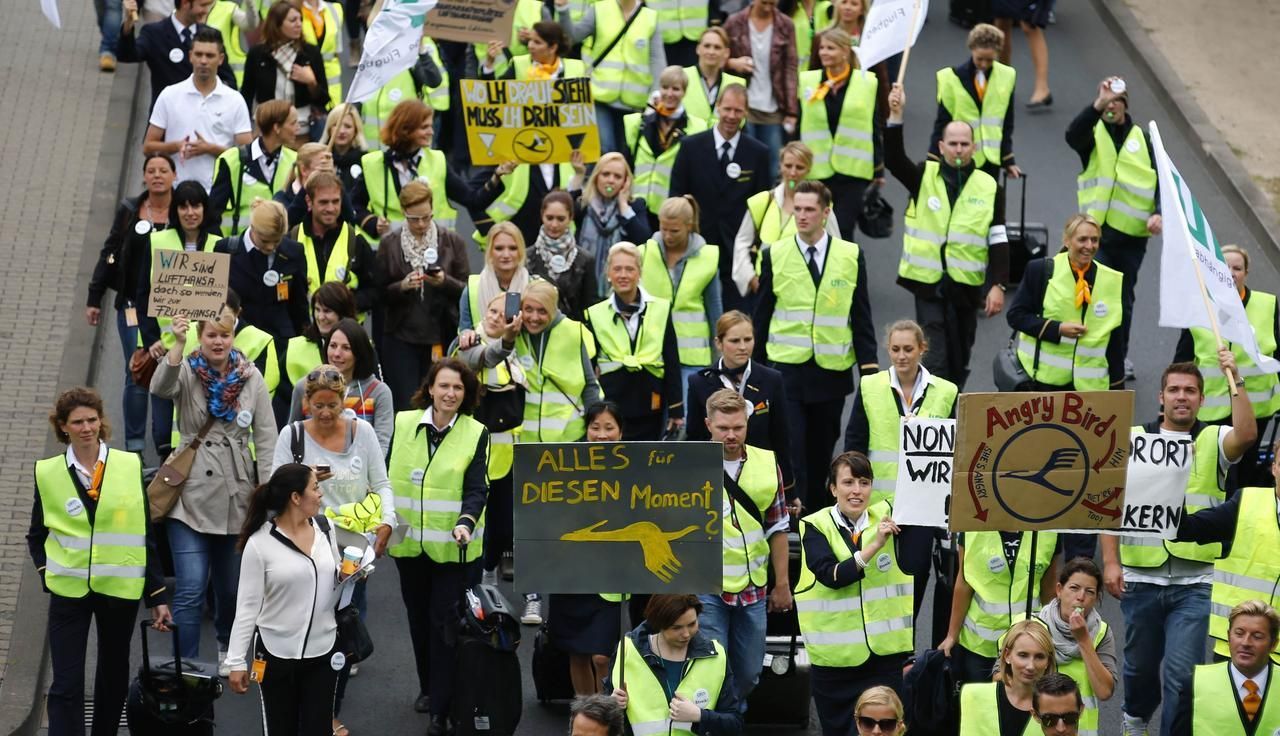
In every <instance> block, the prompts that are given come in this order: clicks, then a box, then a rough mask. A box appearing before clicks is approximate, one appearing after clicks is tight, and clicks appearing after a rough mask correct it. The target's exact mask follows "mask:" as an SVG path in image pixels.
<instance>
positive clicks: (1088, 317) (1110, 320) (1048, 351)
mask: <svg viewBox="0 0 1280 736" xmlns="http://www.w3.org/2000/svg"><path fill="white" fill-rule="evenodd" d="M1046 265H1047V264H1046ZM1094 268H1095V269H1096V270H1095V275H1094V279H1093V288H1092V289H1090V294H1091V299H1090V302H1089V303H1088V304H1084V305H1082V306H1081V307H1076V303H1075V298H1076V274H1075V271H1073V270H1072V267H1071V261H1070V259H1069V257H1068V256H1067V254H1066V253H1059V254H1058V255H1056V256H1054V257H1053V276H1052V277H1051V278H1050V279H1049V284H1048V286H1047V287H1046V288H1045V293H1044V303H1043V305H1042V306H1041V314H1042V315H1043V317H1044V318H1045V319H1050V320H1054V321H1057V322H1080V323H1082V324H1084V326H1085V334H1084V335H1083V336H1082V337H1079V338H1073V337H1066V336H1062V337H1061V339H1060V340H1059V341H1058V342H1051V341H1049V340H1040V339H1038V338H1037V337H1036V336H1035V335H1028V334H1027V333H1025V332H1020V333H1018V360H1019V362H1021V363H1022V367H1023V368H1024V369H1026V371H1027V375H1029V376H1031V377H1032V378H1033V379H1035V380H1036V381H1039V382H1040V383H1045V384H1048V385H1050V386H1061V387H1064V388H1074V389H1075V390H1077V391H1106V390H1107V389H1109V388H1110V387H1111V378H1110V373H1109V372H1108V370H1107V368H1108V363H1107V343H1108V342H1109V341H1110V340H1111V332H1112V330H1115V329H1117V328H1119V327H1120V324H1121V321H1122V319H1123V305H1122V304H1121V298H1120V297H1121V292H1122V287H1123V285H1124V277H1123V276H1122V275H1121V274H1120V272H1119V271H1115V270H1113V269H1110V268H1108V267H1106V266H1104V265H1102V264H1101V263H1098V262H1097V261H1094ZM1037 345H1038V347H1039V361H1038V362H1037V359H1036V355H1037V353H1036V348H1037ZM1217 363H1218V361H1217V356H1216V354H1215V357H1214V365H1215V366H1216V365H1217Z"/></svg>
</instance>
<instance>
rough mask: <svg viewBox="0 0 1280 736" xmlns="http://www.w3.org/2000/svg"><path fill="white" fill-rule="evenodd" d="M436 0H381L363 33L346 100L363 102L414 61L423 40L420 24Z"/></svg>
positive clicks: (416, 58)
mask: <svg viewBox="0 0 1280 736" xmlns="http://www.w3.org/2000/svg"><path fill="white" fill-rule="evenodd" d="M435 4H436V0H383V2H382V7H381V9H380V10H378V11H377V15H376V16H374V18H373V24H372V25H370V26H369V30H368V32H367V33H365V34H364V47H363V51H362V52H361V54H360V66H359V67H357V68H356V74H355V76H354V77H352V79H351V87H350V88H348V89H347V102H364V101H365V100H367V99H369V98H370V97H373V96H374V95H375V94H377V93H378V90H379V89H382V87H383V85H385V84H386V83H387V82H390V81H391V79H392V78H393V77H395V76H396V75H397V74H399V73H400V72H402V71H404V70H405V69H408V68H409V67H411V66H413V65H414V62H416V61H417V60H418V44H419V43H420V42H421V41H422V25H423V23H424V22H425V21H426V15H427V12H428V11H430V10H431V9H432V8H433V7H435Z"/></svg>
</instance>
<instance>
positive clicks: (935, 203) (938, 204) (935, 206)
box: [929, 197, 942, 212]
mask: <svg viewBox="0 0 1280 736" xmlns="http://www.w3.org/2000/svg"><path fill="white" fill-rule="evenodd" d="M929 209H931V210H933V211H934V212H937V211H938V210H940V209H942V200H940V199H938V198H937V197H930V198H929Z"/></svg>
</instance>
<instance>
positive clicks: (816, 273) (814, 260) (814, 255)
mask: <svg viewBox="0 0 1280 736" xmlns="http://www.w3.org/2000/svg"><path fill="white" fill-rule="evenodd" d="M809 275H810V276H812V277H813V283H814V285H815V286H816V285H817V284H818V282H819V281H821V280H822V271H821V269H819V268H818V246H816V245H811V246H809Z"/></svg>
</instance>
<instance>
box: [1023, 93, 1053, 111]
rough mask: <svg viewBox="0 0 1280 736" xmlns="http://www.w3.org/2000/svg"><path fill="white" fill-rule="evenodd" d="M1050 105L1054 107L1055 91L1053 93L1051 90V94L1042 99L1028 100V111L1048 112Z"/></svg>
mask: <svg viewBox="0 0 1280 736" xmlns="http://www.w3.org/2000/svg"><path fill="white" fill-rule="evenodd" d="M1050 107H1053V93H1052V92H1050V93H1049V94H1047V95H1045V96H1044V99H1043V100H1040V101H1038V102H1036V101H1033V102H1028V103H1027V112H1048V111H1049V108H1050Z"/></svg>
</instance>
